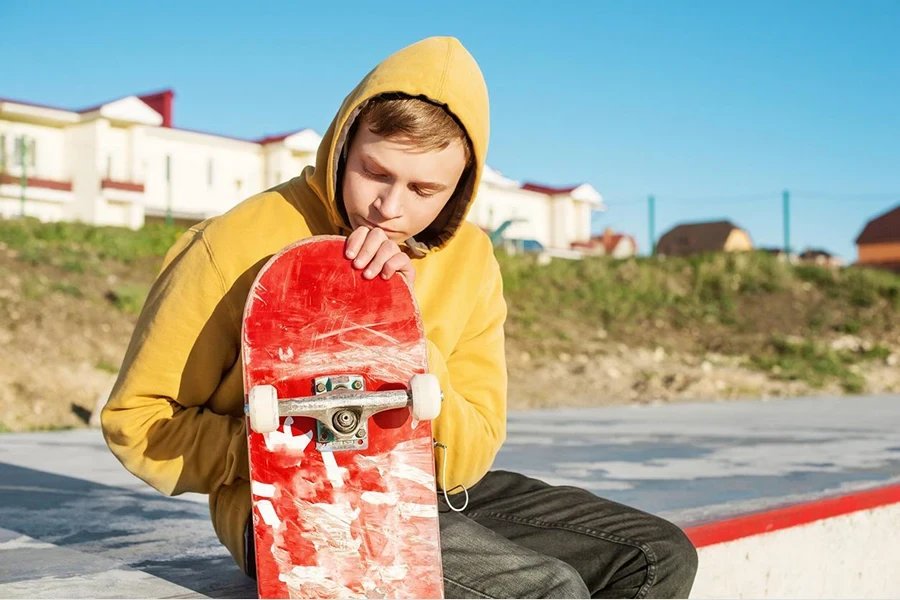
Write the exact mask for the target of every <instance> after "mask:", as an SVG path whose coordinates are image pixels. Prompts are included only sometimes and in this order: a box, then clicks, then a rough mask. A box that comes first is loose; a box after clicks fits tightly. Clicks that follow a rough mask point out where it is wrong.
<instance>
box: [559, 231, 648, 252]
mask: <svg viewBox="0 0 900 600" xmlns="http://www.w3.org/2000/svg"><path fill="white" fill-rule="evenodd" d="M626 239H627V240H630V241H631V244H632V246H634V250H635V252H637V241H636V240H635V239H634V236H632V235H628V234H626V233H612V232H603V233H602V234H600V235H594V236H591V239H590V240H588V241H586V242H572V246H574V247H578V248H596V247H597V246H603V249H604V250H605V251H606V254H612V253H613V251H615V249H616V248H617V247H618V245H619V244H620V243H622V240H626Z"/></svg>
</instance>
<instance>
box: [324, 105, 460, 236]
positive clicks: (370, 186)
mask: <svg viewBox="0 0 900 600" xmlns="http://www.w3.org/2000/svg"><path fill="white" fill-rule="evenodd" d="M465 166H466V165H465V152H464V150H463V146H462V143H461V142H459V141H454V142H453V143H452V144H450V145H449V146H447V147H446V148H444V149H443V150H432V151H428V152H423V151H421V150H419V149H418V148H417V147H415V146H414V145H412V144H411V143H410V142H407V141H405V140H396V139H388V138H384V137H381V136H378V135H375V134H374V133H372V132H371V131H369V128H368V126H367V124H366V123H365V122H363V123H360V125H359V129H358V130H357V132H356V136H355V137H354V140H353V143H352V145H351V146H350V150H349V152H348V154H347V162H346V166H345V171H344V180H343V182H342V186H343V187H342V192H343V198H344V209H345V210H346V211H347V217H348V218H349V220H350V225H351V226H352V228H353V229H354V230H356V229H358V228H359V227H369V228H373V227H379V228H381V229H383V230H384V232H385V233H386V234H387V237H388V239H390V240H392V241H394V242H402V241H404V240H406V239H407V238H409V237H412V236H414V235H416V234H418V233H420V232H421V231H422V230H424V229H425V228H426V227H428V226H429V225H430V224H431V223H432V222H433V221H434V220H435V218H437V216H438V214H439V213H440V212H441V210H442V209H443V208H444V206H445V205H446V204H447V201H448V200H450V197H451V196H452V195H453V192H454V190H456V184H457V183H458V182H459V178H460V177H461V176H462V173H463V170H464V169H465Z"/></svg>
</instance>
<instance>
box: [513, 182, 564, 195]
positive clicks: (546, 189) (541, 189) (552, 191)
mask: <svg viewBox="0 0 900 600" xmlns="http://www.w3.org/2000/svg"><path fill="white" fill-rule="evenodd" d="M577 187H578V186H577V185H572V186H568V187H550V186H546V185H540V184H538V183H525V184H524V185H522V189H523V190H528V191H529V192H538V193H540V194H549V195H551V196H552V195H556V194H569V193H571V192H573V191H574V190H575V189H576V188H577Z"/></svg>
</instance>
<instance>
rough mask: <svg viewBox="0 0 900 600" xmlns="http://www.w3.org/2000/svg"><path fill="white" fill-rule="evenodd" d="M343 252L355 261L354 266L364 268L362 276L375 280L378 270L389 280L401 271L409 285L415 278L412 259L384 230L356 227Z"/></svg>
mask: <svg viewBox="0 0 900 600" xmlns="http://www.w3.org/2000/svg"><path fill="white" fill-rule="evenodd" d="M344 254H345V256H346V257H347V258H348V259H350V260H352V261H353V267H354V268H355V269H363V268H364V269H365V271H363V277H365V278H366V279H372V278H373V277H376V276H377V275H378V274H379V273H381V277H382V278H384V279H390V277H391V276H392V275H393V274H394V273H400V274H401V275H403V277H404V278H406V280H407V281H408V282H409V284H410V285H412V284H413V283H415V281H416V270H415V269H414V268H413V264H412V261H411V260H410V259H409V257H408V256H407V255H406V254H404V253H403V252H402V251H401V250H400V246H398V245H397V244H396V243H394V242H392V241H391V240H389V239H388V237H387V234H385V233H384V231H383V230H381V229H378V228H375V229H370V228H368V227H360V228H358V229H356V230H355V231H354V232H353V233H351V234H350V235H349V236H348V237H347V244H346V246H345V250H344Z"/></svg>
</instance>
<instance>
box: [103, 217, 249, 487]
mask: <svg viewBox="0 0 900 600" xmlns="http://www.w3.org/2000/svg"><path fill="white" fill-rule="evenodd" d="M170 256H171V257H172V259H171V262H169V261H168V260H167V261H166V262H167V264H166V266H165V267H164V269H163V271H162V272H161V274H160V275H159V277H158V279H157V280H156V281H155V282H154V284H153V287H152V289H151V291H150V294H149V297H148V298H147V300H146V302H145V304H144V308H143V310H142V312H141V315H140V318H139V319H138V322H137V325H136V328H135V332H134V334H133V336H132V339H131V343H130V345H129V347H128V351H127V353H126V355H125V359H124V361H123V364H122V367H121V370H120V375H119V378H118V380H117V381H116V385H115V387H114V388H113V392H112V394H111V395H110V399H109V402H108V403H107V405H106V407H105V408H104V409H103V412H102V414H101V422H102V426H103V434H104V437H105V438H106V442H107V444H108V445H109V447H110V449H111V450H112V452H113V454H115V455H116V457H118V459H119V460H120V461H121V462H122V464H123V465H124V466H125V468H126V469H128V470H129V471H131V472H132V473H134V474H135V475H136V476H138V477H139V478H141V479H142V480H144V481H145V482H147V483H148V484H150V485H151V486H153V487H154V488H156V489H157V490H159V491H161V492H163V493H165V494H169V495H175V494H180V493H182V492H200V493H209V492H210V490H211V489H212V488H213V487H214V486H215V485H218V484H221V483H224V484H229V483H231V482H232V481H233V480H234V479H235V478H244V479H249V472H248V465H247V456H246V454H247V453H246V442H245V437H244V436H245V426H244V420H243V419H240V418H236V417H232V416H228V415H223V414H217V413H215V412H213V411H211V410H209V409H208V408H206V407H205V406H204V404H205V403H206V402H207V401H208V400H209V398H210V397H211V396H212V395H213V393H214V392H215V391H216V389H217V388H218V387H219V385H220V383H221V381H222V379H223V377H224V376H225V374H226V372H228V370H229V369H231V368H232V367H233V366H234V365H235V363H236V360H237V358H238V353H239V349H240V327H239V321H238V320H237V319H238V315H237V314H236V312H237V310H236V308H235V307H234V306H232V305H231V304H230V303H229V302H228V298H227V296H226V286H225V281H224V279H223V277H222V275H221V272H220V271H219V270H218V268H217V267H216V265H215V262H214V260H213V257H212V254H211V251H210V249H209V247H208V245H207V243H206V240H205V239H204V238H203V234H202V233H200V232H196V231H191V232H188V233H187V234H185V236H184V237H183V238H182V239H181V240H180V241H179V242H178V244H177V245H176V246H175V247H174V248H173V249H172V251H170ZM233 385H234V384H233ZM236 385H237V386H238V387H239V386H240V378H239V377H238V382H237V384H236ZM241 391H242V390H241Z"/></svg>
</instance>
